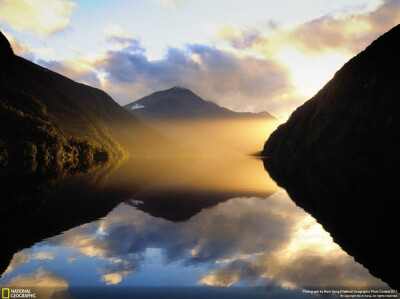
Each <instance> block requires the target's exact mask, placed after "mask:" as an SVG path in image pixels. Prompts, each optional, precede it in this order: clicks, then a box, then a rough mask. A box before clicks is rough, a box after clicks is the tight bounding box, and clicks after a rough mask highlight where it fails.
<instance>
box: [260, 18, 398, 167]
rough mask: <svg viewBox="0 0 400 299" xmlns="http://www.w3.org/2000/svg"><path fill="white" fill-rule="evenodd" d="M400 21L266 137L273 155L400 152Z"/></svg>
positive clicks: (393, 156) (394, 156)
mask: <svg viewBox="0 0 400 299" xmlns="http://www.w3.org/2000/svg"><path fill="white" fill-rule="evenodd" d="M399 53H400V25H398V26H396V27H394V28H393V29H391V30H390V31H388V32H387V33H385V34H384V35H382V36H381V37H379V38H378V39H377V40H376V41H374V42H373V43H372V44H371V45H370V46H368V47H367V48H366V49H365V50H364V51H363V52H361V53H360V54H358V55H357V56H355V57H354V58H352V59H351V60H350V61H349V62H347V63H346V64H345V65H344V66H343V67H342V68H341V69H340V70H339V71H338V72H337V73H336V74H335V76H334V78H333V79H332V80H331V81H329V82H328V83H327V84H326V85H325V86H324V87H323V88H322V89H321V90H320V91H319V92H318V93H317V94H316V95H315V96H314V97H313V98H312V99H310V100H309V101H307V102H306V103H305V104H303V105H302V106H300V107H298V108H297V109H296V111H294V112H293V114H292V115H291V117H290V118H289V120H288V121H287V122H286V123H285V124H283V125H281V126H279V127H278V129H277V130H276V131H275V132H273V133H272V134H271V136H270V137H269V139H268V141H267V142H266V143H265V146H264V149H263V155H264V156H269V157H275V158H300V157H305V156H307V157H310V158H313V159H333V158H355V159H362V160H366V159H368V160H369V159H389V160H391V161H393V162H396V163H399V152H400V54H399Z"/></svg>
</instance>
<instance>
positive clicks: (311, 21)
mask: <svg viewBox="0 0 400 299" xmlns="http://www.w3.org/2000/svg"><path fill="white" fill-rule="evenodd" d="M399 22H400V0H302V1H298V0H280V1H270V0H119V1H107V0H77V1H72V0H0V30H1V31H2V32H3V33H4V34H5V35H6V36H7V38H8V39H9V40H10V42H11V44H12V46H13V49H14V52H15V53H16V54H17V55H20V56H22V57H24V58H26V59H28V60H31V61H33V62H35V63H37V64H39V65H42V66H44V67H46V68H49V69H51V70H54V71H56V72H59V73H61V74H63V75H65V76H67V77H69V78H71V79H73V80H76V81H78V82H82V83H85V84H88V85H91V86H95V87H98V88H101V89H103V90H104V91H106V92H107V93H109V94H110V95H111V96H112V97H113V99H114V100H115V101H116V102H118V103H119V104H121V105H125V104H128V103H130V102H132V101H134V100H137V99H139V98H141V97H143V96H145V95H148V94H150V93H152V92H155V91H158V90H163V89H167V88H170V87H172V86H181V87H186V88H189V89H191V90H192V91H194V92H195V93H197V94H198V95H199V96H201V97H202V98H204V99H206V100H209V101H213V102H216V103H218V104H219V105H221V106H224V107H227V108H229V109H232V110H235V111H252V112H259V111H268V112H270V113H272V114H273V115H275V116H276V117H278V118H279V119H280V120H282V121H283V120H285V119H287V117H288V116H289V115H290V113H291V112H292V111H293V110H294V109H295V108H296V107H298V106H299V105H301V104H302V103H304V102H305V101H306V100H308V99H309V98H311V97H312V96H313V95H314V94H315V93H316V92H318V90H320V89H321V88H322V87H323V86H324V85H325V84H326V83H327V82H328V81H329V80H330V79H331V78H332V76H333V75H334V74H335V72H336V71H337V70H339V69H340V68H341V66H342V65H343V64H344V63H346V62H347V61H348V60H349V59H350V58H351V57H353V56H354V55H356V54H357V53H359V52H360V51H362V50H364V49H365V47H367V46H368V45H369V44H370V43H371V42H372V41H373V40H375V39H376V38H377V37H379V36H380V35H382V34H383V33H385V32H386V31H388V30H389V29H390V28H392V27H394V26H395V25H397V24H398V23H399Z"/></svg>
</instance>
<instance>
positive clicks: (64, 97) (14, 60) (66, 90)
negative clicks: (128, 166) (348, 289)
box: [0, 33, 172, 169]
mask: <svg viewBox="0 0 400 299" xmlns="http://www.w3.org/2000/svg"><path fill="white" fill-rule="evenodd" d="M0 63H1V68H0V115H1V119H0V166H2V167H3V168H4V167H6V165H8V166H10V165H13V166H15V167H20V166H21V165H22V164H26V165H25V166H27V167H28V169H36V167H37V165H35V164H38V163H39V164H41V165H40V167H42V166H44V167H47V166H50V165H53V164H54V163H55V164H58V165H63V164H68V165H70V164H73V165H75V164H76V163H78V164H80V165H81V166H82V164H91V163H93V162H96V160H99V161H100V160H102V161H103V160H107V159H109V158H110V157H117V156H121V155H124V154H125V153H126V152H127V151H129V152H130V153H131V154H144V153H146V152H147V151H148V152H152V151H154V152H157V151H164V150H165V149H166V148H170V147H171V146H172V143H170V142H169V141H168V140H166V139H165V138H163V137H162V136H161V135H159V134H158V133H156V132H155V131H153V130H152V129H150V128H149V127H147V126H146V125H144V124H143V123H141V122H140V121H139V120H137V119H136V118H135V117H134V116H132V115H131V114H129V113H128V112H127V111H125V110H124V109H123V108H122V107H120V106H119V105H118V104H117V103H116V102H114V100H113V99H112V98H111V97H110V96H109V95H107V94H106V93H105V92H103V91H101V90H99V89H96V88H93V87H90V86H86V85H84V84H79V83H76V82H74V81H72V80H70V79H68V78H66V77H64V76H61V75H59V74H57V73H55V72H52V71H50V70H48V69H45V68H43V67H40V66H38V65H36V64H34V63H32V62H29V61H27V60H25V59H23V58H21V57H18V56H15V55H14V53H13V51H12V48H11V46H10V44H9V42H8V40H7V39H6V38H5V37H4V35H3V34H1V33H0ZM10 163H11V164H10ZM32 163H33V164H32ZM20 164H21V165H20Z"/></svg>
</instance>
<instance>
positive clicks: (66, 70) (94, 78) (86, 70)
mask: <svg viewBox="0 0 400 299" xmlns="http://www.w3.org/2000/svg"><path fill="white" fill-rule="evenodd" d="M37 63H38V64H39V65H41V66H43V67H45V68H48V69H51V70H52V71H54V72H57V73H59V74H62V75H64V76H66V77H68V78H71V79H73V80H75V81H78V82H80V83H84V84H88V85H91V86H95V87H101V80H100V78H99V76H98V73H97V72H96V70H95V69H94V67H93V66H92V65H91V62H90V61H87V60H84V59H76V60H69V61H56V60H50V61H46V60H42V59H39V60H38V61H37Z"/></svg>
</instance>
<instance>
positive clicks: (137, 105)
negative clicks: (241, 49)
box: [124, 86, 274, 120]
mask: <svg viewBox="0 0 400 299" xmlns="http://www.w3.org/2000/svg"><path fill="white" fill-rule="evenodd" d="M124 108H125V109H126V110H127V111H129V112H130V113H132V114H133V115H135V116H137V117H138V118H140V119H165V120H167V119H198V118H214V119H215V118H271V119H272V118H274V117H273V116H272V115H271V114H269V113H268V112H261V113H251V112H234V111H232V110H229V109H227V108H224V107H221V106H219V105H217V104H215V103H213V102H208V101H206V100H204V99H202V98H201V97H199V96H198V95H196V94H195V93H194V92H193V91H191V90H189V89H187V88H183V87H179V86H174V87H172V88H169V89H166V90H162V91H157V92H154V93H152V94H150V95H148V96H145V97H143V98H141V99H139V100H136V101H134V102H132V103H130V104H127V105H125V106H124Z"/></svg>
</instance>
